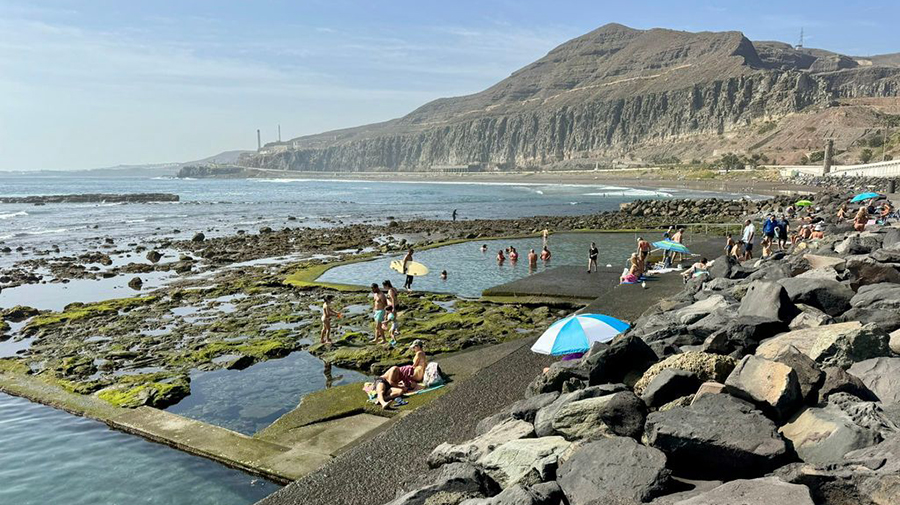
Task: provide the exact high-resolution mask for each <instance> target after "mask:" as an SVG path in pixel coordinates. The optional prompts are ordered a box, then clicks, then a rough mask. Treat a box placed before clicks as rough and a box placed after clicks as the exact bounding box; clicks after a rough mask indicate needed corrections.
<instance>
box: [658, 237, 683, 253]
mask: <svg viewBox="0 0 900 505" xmlns="http://www.w3.org/2000/svg"><path fill="white" fill-rule="evenodd" d="M653 247H655V248H657V249H662V250H664V251H672V252H677V253H682V254H691V251H689V250H688V248H687V247H685V246H684V244H679V243H678V242H675V241H673V240H660V241H659V242H654V243H653Z"/></svg>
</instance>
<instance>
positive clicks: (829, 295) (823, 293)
mask: <svg viewBox="0 0 900 505" xmlns="http://www.w3.org/2000/svg"><path fill="white" fill-rule="evenodd" d="M781 285H782V286H784V289H785V290H787V293H788V296H789V297H790V299H791V301H792V302H794V303H795V304H797V303H802V304H805V305H811V306H813V307H816V308H818V309H821V310H822V311H823V312H825V313H826V314H828V315H829V316H832V317H834V316H838V315H840V314H842V313H844V312H846V311H847V310H848V309H849V308H850V299H851V298H853V295H854V293H853V290H852V289H850V287H849V286H846V285H844V284H841V283H839V282H837V281H834V280H829V279H809V278H799V277H794V278H791V279H784V280H782V281H781Z"/></svg>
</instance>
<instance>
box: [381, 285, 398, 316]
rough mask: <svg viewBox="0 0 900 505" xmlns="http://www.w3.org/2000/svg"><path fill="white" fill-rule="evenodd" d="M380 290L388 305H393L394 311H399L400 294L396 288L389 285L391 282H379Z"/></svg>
mask: <svg viewBox="0 0 900 505" xmlns="http://www.w3.org/2000/svg"><path fill="white" fill-rule="evenodd" d="M381 290H382V291H383V292H384V294H385V296H387V301H388V305H393V307H394V311H395V312H396V311H399V310H400V293H398V292H397V288H395V287H394V285H393V284H391V281H389V280H387V279H385V280H384V281H382V282H381Z"/></svg>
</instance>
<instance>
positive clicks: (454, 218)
mask: <svg viewBox="0 0 900 505" xmlns="http://www.w3.org/2000/svg"><path fill="white" fill-rule="evenodd" d="M453 220H454V221H456V209H453Z"/></svg>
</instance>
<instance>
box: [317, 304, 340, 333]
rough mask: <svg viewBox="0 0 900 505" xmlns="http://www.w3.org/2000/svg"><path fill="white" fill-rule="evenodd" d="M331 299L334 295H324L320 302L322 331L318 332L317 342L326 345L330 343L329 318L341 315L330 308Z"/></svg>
mask: <svg viewBox="0 0 900 505" xmlns="http://www.w3.org/2000/svg"><path fill="white" fill-rule="evenodd" d="M332 300H334V297H333V296H332V295H325V299H324V301H323V302H322V332H321V333H320V334H319V342H320V343H322V344H326V345H330V344H331V343H332V342H331V318H332V317H341V313H340V312H335V310H334V309H332V308H331V301H332Z"/></svg>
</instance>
